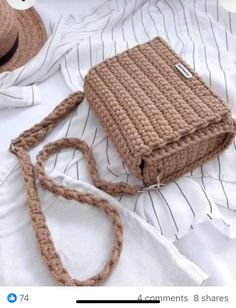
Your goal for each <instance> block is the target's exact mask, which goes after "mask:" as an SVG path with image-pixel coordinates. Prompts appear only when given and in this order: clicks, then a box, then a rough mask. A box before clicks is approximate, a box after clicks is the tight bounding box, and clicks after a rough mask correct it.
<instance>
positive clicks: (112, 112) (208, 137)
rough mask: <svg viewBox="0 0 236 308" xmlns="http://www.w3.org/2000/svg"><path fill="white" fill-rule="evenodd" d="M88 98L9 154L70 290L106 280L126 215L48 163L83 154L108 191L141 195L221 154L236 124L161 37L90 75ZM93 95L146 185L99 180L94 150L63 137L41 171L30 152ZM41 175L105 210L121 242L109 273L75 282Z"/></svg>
mask: <svg viewBox="0 0 236 308" xmlns="http://www.w3.org/2000/svg"><path fill="white" fill-rule="evenodd" d="M84 90H85V93H82V92H76V93H74V94H72V95H70V96H69V97H68V98H67V99H65V100H64V101H63V102H62V103H61V104H60V105H59V106H57V107H56V108H55V109H54V111H53V112H52V113H50V114H49V115H48V116H47V117H46V118H45V119H44V120H43V121H41V122H40V123H39V124H36V125H35V126H33V127H32V128H31V129H29V130H26V131H25V132H23V133H22V134H21V135H20V136H19V137H18V138H17V139H15V140H13V141H12V144H11V147H10V150H11V152H12V153H15V154H16V155H17V156H18V158H19V160H20V163H21V167H22V173H23V176H24V181H25V184H26V188H27V198H28V205H29V211H30V215H31V218H32V224H33V227H34V230H35V234H36V237H37V239H38V242H39V247H40V249H41V253H42V256H43V258H44V260H45V261H46V263H47V265H48V268H49V270H50V271H51V272H52V273H53V275H54V276H55V278H56V279H57V280H58V281H59V282H60V283H61V284H63V285H68V286H93V285H99V284H101V283H102V282H103V281H105V280H106V279H107V278H108V277H109V275H110V273H111V272H112V270H113V268H114V266H115V265H116V263H117V262H118V259H119V256H120V253H121V249H122V236H123V231H122V224H121V221H120V217H119V213H118V212H117V211H116V210H115V209H114V208H113V207H112V206H111V205H110V204H109V202H108V201H107V200H105V199H101V198H99V197H98V196H95V195H93V194H91V193H84V192H79V191H76V190H74V189H70V188H68V187H64V186H62V185H61V184H59V183H55V182H54V181H53V180H52V179H50V178H49V176H48V175H47V174H46V173H45V170H44V167H45V162H46V160H47V159H48V158H49V157H50V156H51V155H52V154H54V153H56V152H57V151H58V150H61V149H63V148H76V149H77V150H80V151H82V153H83V154H84V156H85V159H86V160H87V162H88V168H89V171H90V174H91V177H92V179H93V182H94V185H96V186H97V187H98V188H101V189H102V190H104V191H106V192H107V193H109V194H112V195H115V194H120V193H129V194H135V193H138V192H142V191H145V190H151V189H158V188H159V186H160V185H161V183H166V182H168V181H170V180H173V179H175V178H177V177H179V176H181V175H182V174H184V173H186V172H188V171H190V170H192V169H193V168H195V167H197V166H199V165H200V164H202V163H204V162H206V161H207V160H209V159H211V158H213V157H214V156H216V155H217V154H219V153H220V152H222V151H223V150H224V149H225V148H226V147H227V146H228V145H229V144H230V142H231V141H232V140H233V138H234V136H235V132H236V124H235V121H234V120H233V119H232V117H231V114H230V110H229V107H228V106H227V105H226V104H225V103H224V102H223V101H222V99H221V98H219V97H218V96H217V95H216V94H214V93H213V92H212V91H211V90H210V89H209V88H208V87H207V85H206V84H205V83H204V82H203V80H202V79H201V78H200V77H199V76H198V75H197V74H196V73H195V72H194V71H193V70H192V69H191V68H190V67H189V66H188V65H187V64H186V63H184V61H183V60H181V59H180V58H179V57H178V56H177V55H176V54H175V53H174V52H173V51H172V50H171V49H170V47H169V46H168V45H167V44H166V43H165V42H164V41H163V40H162V39H160V38H156V39H154V40H152V41H150V42H148V43H146V44H143V45H139V46H136V47H134V48H132V49H130V50H128V51H125V52H123V53H122V54H119V55H117V56H115V57H113V58H110V59H108V60H106V61H104V62H103V63H101V64H99V65H97V66H95V67H93V68H92V69H91V70H90V71H89V73H88V74H87V76H86V80H85V85H84ZM84 95H85V96H86V98H87V100H88V101H89V103H90V104H91V105H92V107H93V110H94V111H95V112H96V115H97V117H98V119H99V120H100V122H101V124H102V126H103V127H104V128H105V130H106V132H107V134H108V135H109V136H110V137H111V139H112V141H113V143H114V145H115V146H116V148H117V150H118V151H119V153H120V155H121V156H122V158H123V160H124V161H125V163H126V165H127V166H128V167H129V169H130V171H131V172H132V173H133V174H134V175H135V176H137V177H138V178H139V179H142V180H143V181H144V184H145V186H144V187H143V186H130V185H129V184H127V183H124V182H121V183H110V182H106V181H105V180H103V179H101V178H100V177H99V174H98V171H97V169H96V163H95V159H94V157H93V154H92V151H91V149H90V148H89V147H88V145H87V144H86V143H85V142H84V141H83V140H80V139H78V138H63V139H60V140H57V141H54V142H52V143H49V144H47V145H46V146H44V148H43V150H42V151H41V152H40V153H39V154H38V156H37V164H36V173H35V169H34V166H33V165H32V162H31V159H30V156H29V154H28V151H29V150H30V149H31V148H33V147H34V146H36V145H37V144H38V143H40V142H41V141H42V140H43V139H44V138H45V137H46V136H47V135H48V134H49V133H50V131H51V130H52V129H53V128H54V127H55V126H56V125H57V123H58V122H59V121H61V119H63V118H64V117H66V116H67V115H68V114H69V113H70V112H72V111H73V110H74V109H75V108H76V107H77V106H78V105H79V104H80V103H81V102H82V101H83V99H84ZM36 174H37V176H38V179H39V181H40V183H41V185H42V186H43V187H44V188H45V189H47V190H49V191H50V192H52V193H56V194H58V195H60V196H61V197H64V198H66V199H68V200H71V199H74V200H76V201H78V202H80V203H85V204H89V205H91V206H95V207H97V208H100V209H102V210H103V211H104V212H105V214H107V215H108V217H109V218H110V219H111V221H112V223H113V231H114V244H113V248H112V249H111V252H110V257H109V259H108V261H107V262H106V263H105V264H104V267H103V269H101V271H100V272H99V273H98V274H96V275H94V276H93V277H91V278H89V279H87V280H85V281H81V280H78V279H73V278H71V276H70V274H69V273H68V272H67V270H66V269H65V267H64V266H63V264H62V261H61V258H60V256H59V255H58V253H57V251H56V248H55V245H54V243H53V240H52V238H51V234H50V230H49V229H48V226H47V223H46V217H45V215H44V213H43V211H42V208H41V205H40V199H39V196H38V192H37V187H36V180H35V178H36Z"/></svg>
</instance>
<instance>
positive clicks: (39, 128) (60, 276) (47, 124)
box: [10, 92, 140, 286]
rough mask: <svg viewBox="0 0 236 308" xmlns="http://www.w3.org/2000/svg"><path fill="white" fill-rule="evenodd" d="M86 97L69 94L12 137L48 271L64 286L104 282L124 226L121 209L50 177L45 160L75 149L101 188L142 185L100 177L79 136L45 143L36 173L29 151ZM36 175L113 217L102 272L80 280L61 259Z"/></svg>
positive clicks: (113, 190) (67, 196)
mask: <svg viewBox="0 0 236 308" xmlns="http://www.w3.org/2000/svg"><path fill="white" fill-rule="evenodd" d="M83 99H84V93H82V92H76V93H74V94H72V95H70V96H69V97H68V98H66V99H65V100H64V101H63V102H62V103H61V104H60V105H58V106H57V107H56V108H55V109H54V110H53V111H52V112H51V113H50V114H49V115H48V116H47V117H46V118H45V119H43V120H42V121H41V122H40V123H38V124H36V125H34V126H33V127H32V128H30V129H28V130H26V131H24V132H23V133H22V134H21V135H20V136H19V137H18V138H16V139H15V140H13V141H12V144H11V147H10V151H11V152H12V153H14V154H15V155H16V156H17V157H18V158H19V161H20V165H21V168H22V173H23V177H24V182H25V185H26V189H27V200H28V206H29V212H30V216H31V220H32V224H33V228H34V231H35V234H36V238H37V240H38V243H39V247H40V250H41V254H42V256H43V258H44V260H45V261H46V263H47V265H48V268H49V270H50V271H51V272H52V274H53V275H54V276H55V278H56V279H57V280H58V281H59V282H60V283H61V284H62V285H65V286H95V285H100V284H101V283H103V282H104V281H105V280H106V279H107V278H108V277H109V275H110V273H111V272H112V269H113V268H114V266H115V265H116V264H117V262H118V259H119V256H120V253H121V249H122V241H123V229H122V224H121V220H120V216H119V214H118V212H117V211H116V210H115V209H114V208H113V207H112V206H111V205H110V203H109V202H108V201H107V200H105V199H103V198H100V197H98V196H95V195H94V194H91V193H84V192H80V191H77V190H75V189H70V188H68V187H65V186H63V185H61V184H58V183H56V182H55V181H53V180H52V179H51V178H49V177H48V175H47V174H46V173H45V163H46V161H47V159H48V158H49V157H50V156H51V155H52V154H54V153H55V152H57V151H58V150H60V149H64V148H76V149H77V150H80V151H81V152H82V153H83V155H84V157H85V159H86V161H87V164H88V169H89V172H90V174H91V177H92V179H93V182H94V184H95V185H96V186H97V187H98V188H100V189H102V190H104V191H106V192H107V193H109V194H112V195H115V194H118V193H128V194H134V193H137V191H139V190H140V187H139V186H130V185H128V184H126V183H124V182H120V183H117V184H114V183H110V182H106V181H104V180H102V179H101V178H100V177H99V174H98V171H97V168H96V163H95V160H94V158H93V154H92V151H91V149H90V148H89V146H88V145H87V144H86V143H85V142H84V141H83V140H80V139H78V138H62V139H60V140H57V141H55V142H51V143H49V144H47V145H46V146H44V147H43V149H42V151H41V152H40V153H39V154H38V155H37V163H36V172H35V170H34V166H33V165H32V162H31V159H30V156H29V154H28V151H29V150H30V149H32V148H33V147H35V146H36V145H37V144H39V143H40V142H41V141H42V140H43V139H44V138H45V137H46V136H47V135H48V134H49V133H50V131H51V130H52V129H53V128H54V127H55V126H56V125H57V123H58V122H59V121H60V120H61V119H63V118H65V117H66V116H67V115H68V114H69V113H71V112H72V111H73V110H74V109H75V108H76V107H77V106H78V105H79V104H80V103H81V102H82V101H83ZM36 174H37V176H38V179H39V181H40V183H41V185H42V187H43V188H44V189H46V190H48V191H50V192H52V193H55V194H57V195H59V196H61V197H63V198H65V199H68V200H76V201H78V202H80V203H83V204H89V205H92V206H94V207H97V208H99V209H102V210H103V211H104V212H105V214H106V215H107V216H108V217H109V218H110V219H111V221H112V224H113V231H114V244H113V248H112V251H111V254H110V258H109V260H108V261H107V262H106V264H105V265H104V267H103V269H102V270H101V272H100V273H98V274H96V275H95V276H93V277H91V278H89V279H87V280H84V281H81V280H78V279H73V278H71V276H70V274H69V273H68V271H67V270H66V269H65V268H64V266H63V264H62V261H61V258H60V256H59V254H58V253H57V251H56V248H55V245H54V243H53V240H52V237H51V234H50V230H49V228H48V226H47V222H46V217H45V215H44V213H43V210H42V207H41V205H40V199H39V196H38V192H37V187H36Z"/></svg>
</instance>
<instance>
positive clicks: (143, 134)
mask: <svg viewBox="0 0 236 308" xmlns="http://www.w3.org/2000/svg"><path fill="white" fill-rule="evenodd" d="M178 63H182V64H183V65H184V66H185V67H186V68H187V70H188V71H189V72H190V73H191V74H192V77H191V78H190V79H188V78H185V77H184V76H183V75H182V74H181V73H180V72H179V71H178V70H177V68H176V64H178ZM84 89H85V95H86V98H87V100H88V101H89V103H90V104H91V105H92V107H93V109H94V110H95V113H96V115H97V117H98V119H99V120H100V122H101V123H102V125H103V127H104V128H105V130H106V132H107V134H108V135H109V136H110V137H111V139H112V141H113V144H114V145H115V147H116V148H117V150H118V151H119V153H120V155H121V156H122V158H123V160H124V161H125V163H126V165H127V166H128V167H129V169H130V171H131V172H132V173H133V174H134V175H136V176H137V177H138V178H140V179H143V180H144V182H145V183H146V184H147V185H150V184H154V183H155V182H156V178H157V175H159V176H160V179H161V182H162V183H166V182H168V181H171V180H173V179H175V178H177V177H179V176H181V175H183V174H184V173H186V172H188V171H190V170H192V169H194V168H196V167H197V166H199V165H201V164H202V163H204V162H206V161H207V160H209V159H211V158H213V157H214V156H216V155H217V154H219V153H220V152H222V151H223V150H224V149H225V148H226V147H227V146H228V145H229V144H230V142H231V141H232V140H233V138H234V136H235V129H236V125H235V121H234V120H233V119H232V117H231V114H230V110H229V107H228V106H227V105H226V103H225V102H224V101H223V100H222V99H221V98H220V97H218V96H217V95H216V94H215V93H214V92H213V91H212V90H211V89H210V88H209V87H208V86H207V85H206V84H205V83H204V81H203V80H202V79H201V78H200V77H199V76H198V75H197V74H196V73H195V72H194V71H193V70H192V69H191V68H190V67H189V66H188V65H187V64H186V63H185V62H184V61H183V60H182V59H181V58H180V57H178V56H177V55H176V54H175V52H174V51H173V50H172V49H171V48H170V47H169V46H168V45H167V44H166V43H165V42H164V41H163V40H162V39H161V38H155V39H154V40H152V41H150V42H148V43H145V44H142V45H138V46H136V47H134V48H132V49H129V50H127V51H125V52H123V53H121V54H119V55H117V56H115V57H112V58H110V59H107V60H105V61H104V62H102V63H101V64H98V65H97V66H95V67H93V68H92V69H91V70H90V71H89V73H88V74H87V76H86V79H85V86H84Z"/></svg>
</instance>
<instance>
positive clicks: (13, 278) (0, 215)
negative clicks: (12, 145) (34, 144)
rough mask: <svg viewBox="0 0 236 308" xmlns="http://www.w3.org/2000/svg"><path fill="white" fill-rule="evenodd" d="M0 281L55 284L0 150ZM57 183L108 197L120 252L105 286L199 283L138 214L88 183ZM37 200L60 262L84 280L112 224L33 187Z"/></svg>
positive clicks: (107, 244)
mask: <svg viewBox="0 0 236 308" xmlns="http://www.w3.org/2000/svg"><path fill="white" fill-rule="evenodd" d="M0 160H1V162H2V164H1V167H0V222H1V224H0V226H1V227H0V263H1V264H2V265H3V264H4V266H2V270H1V273H0V285H15V286H17V285H21V286H23V285H24V286H25V285H31V286H35V285H58V282H57V281H55V280H54V278H53V277H52V275H51V274H50V273H49V271H48V269H47V266H46V263H44V262H43V260H42V257H41V255H40V251H39V247H38V246H37V242H36V238H35V235H34V231H33V228H32V224H31V221H30V217H29V214H28V209H27V202H26V193H25V185H24V181H23V179H22V175H21V169H20V166H19V162H18V161H17V159H16V157H15V156H14V155H13V154H11V153H9V152H2V153H1V154H0ZM52 176H53V177H54V179H55V180H56V181H58V182H60V183H61V184H62V185H65V186H68V187H71V188H74V189H77V190H80V191H85V192H91V193H94V194H96V195H98V196H100V197H103V198H106V199H108V201H109V202H110V204H111V205H112V206H113V207H115V208H116V209H117V210H118V211H119V213H120V215H121V220H122V224H123V226H124V244H123V249H122V254H121V257H120V260H119V263H118V265H117V266H116V268H115V270H114V272H113V273H112V275H111V276H110V277H109V279H108V280H107V281H106V282H105V284H104V285H106V286H158V285H165V286H167V285H171V286H178V285H202V284H204V283H205V281H206V279H207V275H206V274H205V273H203V272H202V271H201V270H200V269H199V268H198V267H197V266H196V265H194V264H193V263H191V262H190V261H188V260H187V259H186V258H185V257H184V256H182V255H180V254H179V253H178V251H177V249H176V248H175V247H174V246H173V245H172V244H171V243H170V242H168V241H167V240H166V239H165V238H164V237H162V236H160V235H159V233H158V232H156V230H155V229H154V228H153V227H151V226H150V225H148V224H146V223H145V222H144V221H143V220H142V219H141V218H139V217H138V216H137V215H135V214H134V213H132V212H131V211H129V210H127V209H126V208H125V207H123V206H122V205H121V204H120V203H119V202H117V201H116V200H115V199H114V198H112V197H111V196H109V195H107V194H105V193H103V192H101V191H99V190H98V189H96V188H94V187H93V186H91V185H89V184H86V183H83V182H81V181H80V182H77V181H74V180H72V179H71V178H69V177H66V176H64V175H63V174H58V173H57V174H53V175H52ZM39 194H40V199H41V201H42V204H43V210H44V212H45V214H46V218H47V223H48V225H49V228H50V230H51V233H52V238H53V240H54V242H55V245H56V248H57V250H58V252H59V254H60V255H61V256H62V259H63V263H64V264H65V266H66V268H67V269H68V271H69V272H70V274H71V275H72V277H76V278H79V279H87V278H89V277H91V276H93V275H94V274H96V273H97V272H98V271H100V270H101V269H102V267H103V266H104V264H105V262H106V260H107V259H108V256H109V253H110V249H111V247H112V241H113V237H112V236H111V234H112V224H111V223H110V221H109V220H108V218H107V216H106V215H104V213H102V211H100V210H98V209H96V208H94V207H91V206H88V205H83V204H79V203H76V202H73V201H66V202H65V201H64V200H63V199H62V198H57V197H55V195H52V194H50V193H48V192H44V191H42V189H41V188H39Z"/></svg>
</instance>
